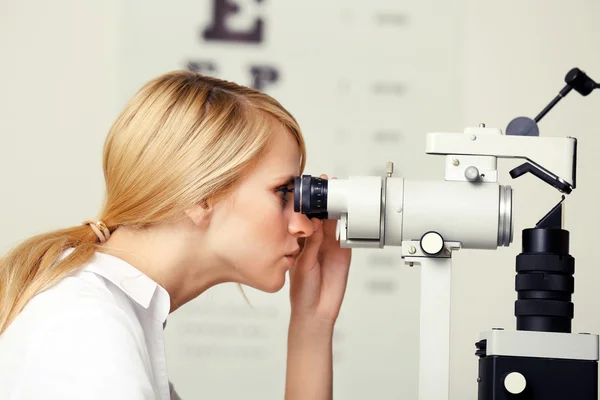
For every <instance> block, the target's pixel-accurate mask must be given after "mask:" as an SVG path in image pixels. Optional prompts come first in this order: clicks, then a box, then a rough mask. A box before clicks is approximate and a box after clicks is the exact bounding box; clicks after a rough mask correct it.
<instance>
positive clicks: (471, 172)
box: [465, 165, 479, 182]
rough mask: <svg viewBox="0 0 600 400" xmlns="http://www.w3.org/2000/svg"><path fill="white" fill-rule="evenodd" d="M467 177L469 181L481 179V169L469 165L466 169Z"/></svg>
mask: <svg viewBox="0 0 600 400" xmlns="http://www.w3.org/2000/svg"><path fill="white" fill-rule="evenodd" d="M465 178H467V180H468V181H469V182H475V181H477V180H479V170H478V169H477V167H474V166H472V165H471V166H470V167H467V168H466V169H465Z"/></svg>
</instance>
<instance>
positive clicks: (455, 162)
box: [452, 158, 460, 167]
mask: <svg viewBox="0 0 600 400" xmlns="http://www.w3.org/2000/svg"><path fill="white" fill-rule="evenodd" d="M458 164H460V161H458V158H453V159H452V165H454V166H455V167H458Z"/></svg>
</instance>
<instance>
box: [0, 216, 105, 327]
mask: <svg viewBox="0 0 600 400" xmlns="http://www.w3.org/2000/svg"><path fill="white" fill-rule="evenodd" d="M97 241H98V236H97V235H96V234H95V233H94V231H93V230H92V229H90V226H88V225H87V224H86V225H81V226H77V227H73V228H67V229H62V230H58V231H54V232H49V233H45V234H41V235H37V236H34V237H32V238H29V239H28V240H26V241H24V242H23V243H21V244H20V245H18V246H17V247H15V248H14V249H12V250H11V251H10V252H9V253H8V254H7V255H6V256H5V257H3V258H2V259H0V335H1V334H2V333H3V332H4V331H5V330H6V328H7V327H8V326H9V325H10V323H11V322H12V321H13V320H14V319H15V317H16V316H17V315H18V314H19V313H20V312H21V311H22V310H23V308H24V307H25V305H26V304H27V303H28V302H29V300H31V298H32V297H33V296H35V295H36V294H37V293H39V292H40V291H42V290H45V289H47V288H48V287H49V286H50V285H52V284H53V283H54V282H56V281H57V280H58V279H59V278H60V277H63V276H65V275H66V274H68V273H70V272H72V271H74V270H75V269H76V268H78V267H79V266H81V265H82V264H84V263H85V262H86V261H88V260H89V259H90V258H91V257H92V256H93V254H94V252H95V251H96V250H97V248H98V245H97ZM69 248H74V251H73V252H72V253H70V254H69V255H68V256H67V257H65V258H64V259H63V260H61V261H60V262H57V261H58V259H59V258H60V257H61V256H62V254H63V252H64V251H65V250H67V249H69Z"/></svg>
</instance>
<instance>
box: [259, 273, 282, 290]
mask: <svg viewBox="0 0 600 400" xmlns="http://www.w3.org/2000/svg"><path fill="white" fill-rule="evenodd" d="M286 272H287V271H273V272H271V276H269V278H268V279H265V280H264V281H263V282H262V283H261V285H260V287H259V288H258V289H259V290H261V291H263V292H266V293H277V292H279V291H280V290H281V289H282V288H283V287H284V286H285V275H286Z"/></svg>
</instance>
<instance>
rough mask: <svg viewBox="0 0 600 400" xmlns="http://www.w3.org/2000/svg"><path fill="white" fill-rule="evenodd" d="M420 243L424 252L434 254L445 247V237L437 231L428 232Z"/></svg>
mask: <svg viewBox="0 0 600 400" xmlns="http://www.w3.org/2000/svg"><path fill="white" fill-rule="evenodd" d="M420 244H421V249H422V250H423V253H425V254H428V255H430V256H434V255H436V254H439V253H440V252H441V251H442V250H443V249H444V238H442V235H440V234H439V233H437V232H433V231H432V232H427V233H425V234H424V235H423V237H422V238H421V243H420Z"/></svg>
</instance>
